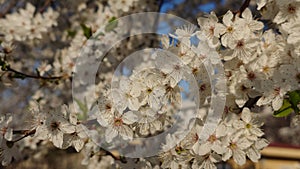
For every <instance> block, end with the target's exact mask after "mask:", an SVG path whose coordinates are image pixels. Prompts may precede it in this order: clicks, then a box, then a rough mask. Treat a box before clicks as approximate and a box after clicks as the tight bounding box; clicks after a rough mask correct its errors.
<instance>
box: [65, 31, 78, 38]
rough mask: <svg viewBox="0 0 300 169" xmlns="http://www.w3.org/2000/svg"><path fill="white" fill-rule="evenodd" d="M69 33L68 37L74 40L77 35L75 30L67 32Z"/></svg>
mask: <svg viewBox="0 0 300 169" xmlns="http://www.w3.org/2000/svg"><path fill="white" fill-rule="evenodd" d="M67 32H68V36H69V37H71V38H74V37H75V35H76V33H77V32H76V31H74V30H67Z"/></svg>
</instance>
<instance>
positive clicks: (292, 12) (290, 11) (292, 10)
mask: <svg viewBox="0 0 300 169" xmlns="http://www.w3.org/2000/svg"><path fill="white" fill-rule="evenodd" d="M288 12H289V13H290V14H294V13H296V7H295V6H293V5H291V4H289V6H288Z"/></svg>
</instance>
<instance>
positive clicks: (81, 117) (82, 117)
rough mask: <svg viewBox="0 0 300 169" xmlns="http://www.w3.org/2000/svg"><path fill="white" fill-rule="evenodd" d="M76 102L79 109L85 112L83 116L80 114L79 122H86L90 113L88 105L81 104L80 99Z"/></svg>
mask: <svg viewBox="0 0 300 169" xmlns="http://www.w3.org/2000/svg"><path fill="white" fill-rule="evenodd" d="M74 100H75V101H76V103H77V104H78V106H79V109H80V110H81V111H82V112H83V114H79V117H78V119H79V120H84V119H85V117H86V116H87V112H88V107H87V104H86V103H83V102H81V101H80V100H78V99H76V98H75V99H74Z"/></svg>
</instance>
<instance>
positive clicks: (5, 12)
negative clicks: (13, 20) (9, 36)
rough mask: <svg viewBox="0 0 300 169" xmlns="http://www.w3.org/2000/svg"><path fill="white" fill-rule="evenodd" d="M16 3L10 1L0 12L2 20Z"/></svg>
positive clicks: (12, 0) (14, 0) (13, 0)
mask: <svg viewBox="0 0 300 169" xmlns="http://www.w3.org/2000/svg"><path fill="white" fill-rule="evenodd" d="M16 3H17V1H16V0H11V1H10V4H9V5H8V7H7V8H5V9H4V10H3V12H0V18H3V17H4V16H5V15H6V14H7V13H8V12H9V11H10V10H11V9H12V8H13V7H14V6H15V5H16Z"/></svg>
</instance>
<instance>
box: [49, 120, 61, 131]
mask: <svg viewBox="0 0 300 169" xmlns="http://www.w3.org/2000/svg"><path fill="white" fill-rule="evenodd" d="M59 124H60V122H57V121H54V122H52V123H51V124H50V126H51V128H52V130H57V129H58V128H59Z"/></svg>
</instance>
